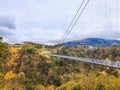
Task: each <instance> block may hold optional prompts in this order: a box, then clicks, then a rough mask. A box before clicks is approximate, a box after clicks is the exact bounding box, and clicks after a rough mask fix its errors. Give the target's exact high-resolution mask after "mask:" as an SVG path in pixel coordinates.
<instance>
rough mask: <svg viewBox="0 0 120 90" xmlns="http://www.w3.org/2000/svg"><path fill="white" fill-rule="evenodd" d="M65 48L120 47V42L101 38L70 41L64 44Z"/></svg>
mask: <svg viewBox="0 0 120 90" xmlns="http://www.w3.org/2000/svg"><path fill="white" fill-rule="evenodd" d="M63 44H64V45H65V46H78V45H80V46H112V45H119V44H120V41H119V40H109V39H101V38H86V39H82V40H76V41H70V42H66V43H63Z"/></svg>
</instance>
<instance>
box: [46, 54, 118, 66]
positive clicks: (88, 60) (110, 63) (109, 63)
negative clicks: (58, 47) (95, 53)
mask: <svg viewBox="0 0 120 90" xmlns="http://www.w3.org/2000/svg"><path fill="white" fill-rule="evenodd" d="M47 55H49V56H54V57H59V58H66V59H72V60H77V61H82V62H86V63H93V64H99V65H103V66H108V67H114V68H120V62H119V61H109V60H99V59H92V58H83V57H73V56H64V55H57V54H47Z"/></svg>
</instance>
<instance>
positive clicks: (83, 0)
mask: <svg viewBox="0 0 120 90" xmlns="http://www.w3.org/2000/svg"><path fill="white" fill-rule="evenodd" d="M84 2H85V0H82V3H81V4H80V6H79V8H78V10H77V12H76V14H75V16H74V17H73V19H72V21H71V23H70V25H69V26H68V28H67V30H66V32H65V34H64V35H63V37H62V39H61V40H60V41H59V43H61V42H62V41H63V40H64V38H65V36H66V34H67V33H68V31H69V29H70V27H71V25H72V24H73V22H74V20H75V18H76V17H77V15H78V13H79V11H80V9H81V7H82V5H83V4H84Z"/></svg>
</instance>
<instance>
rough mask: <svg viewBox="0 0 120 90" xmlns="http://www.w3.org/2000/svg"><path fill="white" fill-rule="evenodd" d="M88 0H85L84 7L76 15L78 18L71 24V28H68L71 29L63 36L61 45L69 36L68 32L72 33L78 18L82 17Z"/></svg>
mask: <svg viewBox="0 0 120 90" xmlns="http://www.w3.org/2000/svg"><path fill="white" fill-rule="evenodd" d="M89 1H90V0H87V2H86V4H85V6H84V7H83V9H82V10H81V12H80V14H79V15H78V17H77V18H76V20H75V22H73V24H72V26H70V27H71V28H70V29H69V30H68V33H67V34H66V35H65V37H64V39H62V41H61V43H63V42H64V41H65V39H66V38H67V36H68V35H69V34H70V32H71V31H72V29H73V28H74V26H75V24H76V23H77V21H78V20H79V18H80V16H81V15H82V13H83V11H84V10H85V8H86V6H87V5H88V3H89Z"/></svg>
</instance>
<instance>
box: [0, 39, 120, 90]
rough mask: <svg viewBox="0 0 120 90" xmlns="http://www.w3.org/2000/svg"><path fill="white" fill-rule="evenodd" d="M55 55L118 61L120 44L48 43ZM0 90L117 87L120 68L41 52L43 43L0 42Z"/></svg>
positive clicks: (102, 89)
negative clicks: (52, 44) (90, 45)
mask: <svg viewBox="0 0 120 90" xmlns="http://www.w3.org/2000/svg"><path fill="white" fill-rule="evenodd" d="M46 50H47V51H50V52H51V51H52V52H54V53H57V54H64V55H72V56H81V57H91V58H92V57H94V58H98V59H105V60H115V61H119V60H120V46H112V47H99V48H98V47H83V46H77V47H64V46H60V45H58V46H55V47H53V46H51V47H50V46H47V48H46ZM0 90H120V70H119V69H115V68H109V67H105V66H99V65H93V64H89V63H83V62H79V61H74V60H67V59H62V58H55V57H49V56H47V55H43V54H42V45H41V44H36V43H32V42H25V43H23V44H21V45H10V44H6V43H3V42H2V41H1V42H0Z"/></svg>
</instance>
